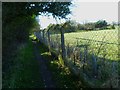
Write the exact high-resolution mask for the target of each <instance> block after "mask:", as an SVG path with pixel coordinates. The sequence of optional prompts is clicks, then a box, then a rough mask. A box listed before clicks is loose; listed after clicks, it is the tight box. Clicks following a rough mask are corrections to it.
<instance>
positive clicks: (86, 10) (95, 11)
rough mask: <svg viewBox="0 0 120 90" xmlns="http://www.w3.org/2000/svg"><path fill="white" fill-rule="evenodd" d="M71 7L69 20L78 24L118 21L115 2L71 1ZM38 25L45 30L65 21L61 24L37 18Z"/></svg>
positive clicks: (51, 19) (44, 18) (53, 20)
mask: <svg viewBox="0 0 120 90" xmlns="http://www.w3.org/2000/svg"><path fill="white" fill-rule="evenodd" d="M72 3H73V4H72V6H71V7H70V10H71V12H72V13H71V14H70V15H68V17H69V18H71V20H75V21H77V22H79V23H85V22H96V21H98V20H106V21H107V22H108V23H111V22H113V21H115V22H117V21H118V2H117V0H115V1H111V0H110V1H109V2H108V1H106V2H105V0H104V1H102V2H100V0H99V1H97V0H96V1H94V0H92V1H91V2H90V1H89V2H88V1H86V0H84V1H83V0H81V1H79V0H73V1H72ZM38 18H39V23H40V25H41V28H46V27H47V26H48V25H49V24H50V23H52V24H53V23H54V24H56V23H61V22H65V20H61V22H59V21H58V22H56V20H55V19H54V18H53V17H52V16H50V17H47V16H39V17H38Z"/></svg>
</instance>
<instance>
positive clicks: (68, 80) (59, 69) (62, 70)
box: [37, 42, 85, 88]
mask: <svg viewBox="0 0 120 90" xmlns="http://www.w3.org/2000/svg"><path fill="white" fill-rule="evenodd" d="M37 43H38V47H39V53H40V55H41V56H42V57H43V58H44V60H45V63H46V65H47V67H48V68H49V70H50V71H51V72H52V76H53V77H52V78H53V80H54V81H55V83H56V85H57V86H56V87H57V88H83V87H85V86H84V85H82V83H81V81H79V78H78V77H76V76H75V75H73V74H72V73H71V72H70V70H69V68H68V67H66V66H64V65H61V63H60V61H59V60H58V59H57V58H56V57H57V56H56V55H55V54H54V53H50V52H49V50H48V48H47V46H45V45H44V44H43V43H41V42H37Z"/></svg>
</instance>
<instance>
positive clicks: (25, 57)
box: [3, 41, 43, 88]
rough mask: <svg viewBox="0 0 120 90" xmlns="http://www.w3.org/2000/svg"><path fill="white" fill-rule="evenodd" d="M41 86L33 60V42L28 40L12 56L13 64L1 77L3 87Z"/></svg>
mask: <svg viewBox="0 0 120 90" xmlns="http://www.w3.org/2000/svg"><path fill="white" fill-rule="evenodd" d="M40 87H43V84H42V80H41V78H40V72H39V66H38V62H37V60H35V57H34V52H33V44H32V42H31V41H28V42H27V43H26V44H23V45H21V46H20V47H19V48H18V50H17V52H16V56H15V57H14V58H13V66H11V69H10V71H9V72H7V73H6V74H5V76H4V79H3V88H40Z"/></svg>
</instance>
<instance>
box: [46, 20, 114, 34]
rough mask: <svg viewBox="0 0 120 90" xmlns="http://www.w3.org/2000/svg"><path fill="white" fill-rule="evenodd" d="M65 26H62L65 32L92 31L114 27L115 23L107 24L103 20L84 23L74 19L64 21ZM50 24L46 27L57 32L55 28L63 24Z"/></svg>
mask: <svg viewBox="0 0 120 90" xmlns="http://www.w3.org/2000/svg"><path fill="white" fill-rule="evenodd" d="M65 23H66V27H64V28H63V29H64V32H65V33H70V32H76V31H92V30H104V29H115V26H116V24H115V23H112V24H108V23H107V21H105V20H99V21H97V22H88V23H84V24H80V23H78V22H76V21H74V20H69V21H66V22H65ZM65 23H62V24H59V25H58V24H50V25H49V26H48V27H47V29H48V28H49V29H50V30H51V32H54V33H57V32H59V31H58V29H57V28H59V27H60V26H62V25H63V24H65Z"/></svg>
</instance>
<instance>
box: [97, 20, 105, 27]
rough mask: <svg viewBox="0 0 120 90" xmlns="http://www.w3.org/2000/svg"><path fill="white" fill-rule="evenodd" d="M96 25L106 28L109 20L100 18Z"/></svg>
mask: <svg viewBox="0 0 120 90" xmlns="http://www.w3.org/2000/svg"><path fill="white" fill-rule="evenodd" d="M95 27H96V28H100V29H105V28H106V27H107V22H106V21H105V20H99V21H97V22H96V24H95Z"/></svg>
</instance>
